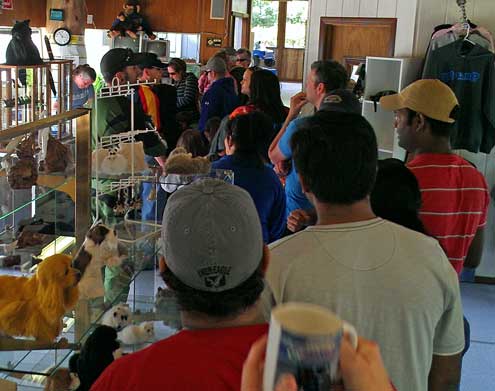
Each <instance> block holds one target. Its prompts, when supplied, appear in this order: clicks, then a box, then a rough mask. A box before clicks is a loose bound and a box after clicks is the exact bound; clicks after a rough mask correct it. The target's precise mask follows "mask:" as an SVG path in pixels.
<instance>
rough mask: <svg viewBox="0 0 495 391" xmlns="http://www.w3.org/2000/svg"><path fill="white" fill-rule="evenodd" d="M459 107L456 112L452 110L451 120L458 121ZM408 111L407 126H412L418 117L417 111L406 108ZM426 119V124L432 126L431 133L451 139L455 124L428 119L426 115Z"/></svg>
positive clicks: (455, 109)
mask: <svg viewBox="0 0 495 391" xmlns="http://www.w3.org/2000/svg"><path fill="white" fill-rule="evenodd" d="M458 107H459V106H456V107H455V108H454V110H452V113H451V114H450V118H452V119H456V117H457V108H458ZM406 110H407V124H408V125H411V124H412V121H413V119H414V117H416V116H417V115H418V112H417V111H414V110H411V109H408V108H406ZM423 116H424V117H425V120H426V122H428V124H429V125H430V129H431V133H432V134H433V135H434V136H436V137H442V138H448V137H450V134H451V133H452V130H453V129H454V124H449V123H448V122H442V121H438V120H436V119H433V118H430V117H427V116H426V115H424V114H423Z"/></svg>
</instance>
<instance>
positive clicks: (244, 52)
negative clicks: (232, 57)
mask: <svg viewBox="0 0 495 391" xmlns="http://www.w3.org/2000/svg"><path fill="white" fill-rule="evenodd" d="M236 54H247V55H248V56H249V58H251V52H250V51H249V50H248V49H246V48H240V49H237V51H236Z"/></svg>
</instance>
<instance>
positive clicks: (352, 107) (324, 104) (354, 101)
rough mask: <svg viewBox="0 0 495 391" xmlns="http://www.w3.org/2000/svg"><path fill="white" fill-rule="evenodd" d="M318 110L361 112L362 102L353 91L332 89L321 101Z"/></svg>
mask: <svg viewBox="0 0 495 391" xmlns="http://www.w3.org/2000/svg"><path fill="white" fill-rule="evenodd" d="M318 111H339V112H342V113H354V114H361V104H360V103H359V100H358V98H356V95H354V94H353V93H352V92H351V91H349V90H345V89H337V90H333V91H330V92H329V93H328V94H327V95H325V97H324V98H323V100H322V101H321V104H320V108H319V110H318Z"/></svg>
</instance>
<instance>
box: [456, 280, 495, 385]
mask: <svg viewBox="0 0 495 391" xmlns="http://www.w3.org/2000/svg"><path fill="white" fill-rule="evenodd" d="M461 294H462V300H463V306H464V313H465V315H466V318H467V319H468V321H469V323H470V325H471V347H470V349H469V351H468V352H467V353H466V355H465V356H464V360H463V363H462V387H461V390H463V391H464V390H465V391H491V390H495V285H483V284H467V283H463V284H461Z"/></svg>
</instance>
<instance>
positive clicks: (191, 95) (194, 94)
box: [167, 58, 199, 120]
mask: <svg viewBox="0 0 495 391" xmlns="http://www.w3.org/2000/svg"><path fill="white" fill-rule="evenodd" d="M186 69H187V67H186V63H185V61H184V60H182V59H180V58H172V59H170V62H169V63H168V69H167V70H168V75H169V76H170V78H171V79H172V82H173V85H174V86H175V87H176V88H177V112H181V111H189V112H191V113H192V116H193V120H196V119H198V118H199V111H198V96H199V90H198V78H197V77H196V76H194V74H192V73H190V72H186Z"/></svg>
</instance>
